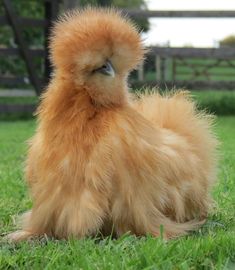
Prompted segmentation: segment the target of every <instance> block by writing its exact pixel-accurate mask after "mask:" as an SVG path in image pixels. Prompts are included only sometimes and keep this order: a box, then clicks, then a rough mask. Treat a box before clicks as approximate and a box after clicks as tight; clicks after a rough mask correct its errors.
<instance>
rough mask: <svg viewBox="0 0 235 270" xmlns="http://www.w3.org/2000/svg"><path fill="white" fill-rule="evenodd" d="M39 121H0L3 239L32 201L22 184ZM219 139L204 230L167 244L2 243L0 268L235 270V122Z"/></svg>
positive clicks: (220, 129) (220, 124)
mask: <svg viewBox="0 0 235 270" xmlns="http://www.w3.org/2000/svg"><path fill="white" fill-rule="evenodd" d="M34 129H35V122H34V121H33V120H30V121H16V122H7V121H5V122H0V234H2V235H3V234H4V233H6V232H9V231H12V230H14V229H15V225H14V220H15V218H16V216H17V214H20V213H21V212H23V211H25V210H27V209H29V208H30V206H31V201H30V199H29V196H28V194H27V189H26V186H25V184H24V181H23V173H22V171H23V163H24V159H25V153H26V144H25V140H27V139H28V138H29V137H30V136H31V135H32V134H33V132H34ZM215 129H216V133H217V135H218V137H219V139H220V140H221V142H222V144H221V149H220V152H221V161H220V166H219V172H218V173H219V180H218V183H217V185H216V186H215V188H214V191H213V196H214V199H215V201H216V202H217V203H216V207H215V208H214V209H213V210H212V211H211V213H210V216H209V219H208V222H207V223H206V224H205V225H204V226H203V227H202V228H201V229H200V231H198V232H195V233H192V234H191V235H189V236H185V237H182V238H179V239H176V240H172V241H169V242H165V241H164V240H162V239H154V238H152V237H150V236H148V237H142V238H136V237H133V236H128V235H126V236H124V237H122V238H120V239H118V240H111V239H110V238H106V239H103V240H100V239H83V240H70V241H56V240H47V239H42V240H40V241H34V242H25V243H20V244H17V245H14V244H9V243H4V242H3V241H2V242H1V240H0V269H4V270H5V269H85V270H86V269H102V270H105V269H118V270H119V269H164V270H167V269H169V270H170V269H231V270H232V269H235V221H234V217H235V117H234V116H227V117H219V118H218V119H217V125H216V127H215Z"/></svg>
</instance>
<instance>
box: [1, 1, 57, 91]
mask: <svg viewBox="0 0 235 270" xmlns="http://www.w3.org/2000/svg"><path fill="white" fill-rule="evenodd" d="M42 4H43V5H44V9H45V12H44V13H45V18H44V19H32V18H22V17H19V16H17V14H16V13H15V10H14V8H13V6H12V4H11V1H10V0H3V6H4V9H5V16H0V26H3V25H10V26H11V28H12V30H13V33H14V37H15V40H16V43H17V45H18V48H6V47H5V48H4V47H3V48H2V47H0V56H4V57H9V56H13V55H17V56H21V57H22V58H23V60H24V62H25V65H26V68H27V72H28V77H23V76H20V77H19V76H18V77H17V76H14V75H13V76H12V75H11V76H2V75H0V84H3V85H9V86H10V85H17V84H25V83H26V82H28V81H30V82H31V83H32V85H33V86H34V88H35V91H36V93H37V94H38V95H39V94H40V93H41V91H42V88H43V86H44V85H45V84H46V83H47V81H48V79H49V76H50V73H51V67H50V63H49V57H48V49H47V47H48V38H47V37H48V35H49V31H50V28H51V24H52V21H53V20H54V19H55V18H56V17H57V14H58V8H59V6H58V1H55V0H44V1H43V2H42ZM25 27H42V28H43V29H44V35H45V43H44V48H34V49H32V48H29V47H28V46H27V45H26V42H25V40H24V38H23V29H24V28H25ZM35 57H41V58H43V59H44V76H43V77H41V78H39V77H38V75H37V72H36V69H35V66H34V62H33V58H35Z"/></svg>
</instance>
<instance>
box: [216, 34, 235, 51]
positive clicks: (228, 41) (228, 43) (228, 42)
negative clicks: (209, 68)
mask: <svg viewBox="0 0 235 270" xmlns="http://www.w3.org/2000/svg"><path fill="white" fill-rule="evenodd" d="M219 45H220V47H231V48H235V35H230V36H227V37H226V38H224V39H222V40H221V41H220V43H219Z"/></svg>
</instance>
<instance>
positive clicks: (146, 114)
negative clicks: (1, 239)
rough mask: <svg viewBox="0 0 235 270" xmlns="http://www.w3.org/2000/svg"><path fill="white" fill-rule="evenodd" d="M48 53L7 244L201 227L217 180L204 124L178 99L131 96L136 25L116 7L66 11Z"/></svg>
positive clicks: (137, 56) (138, 54)
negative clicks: (15, 222)
mask: <svg viewBox="0 0 235 270" xmlns="http://www.w3.org/2000/svg"><path fill="white" fill-rule="evenodd" d="M50 50H51V61H52V64H53V66H54V74H53V77H52V79H51V82H50V83H49V86H48V88H47V90H46V91H45V93H44V94H43V96H42V101H41V104H40V106H39V109H38V127H37V130H36V133H35V135H34V137H33V138H32V139H31V141H30V147H29V152H28V158H27V164H26V179H27V182H28V184H29V187H30V191H31V195H32V200H33V207H32V210H31V211H29V212H27V213H26V214H25V215H24V216H23V224H22V230H20V231H17V232H14V233H12V234H10V235H9V236H8V238H9V239H11V240H14V241H18V240H23V239H26V238H29V237H32V236H40V235H44V234H46V235H48V236H51V237H55V238H58V239H61V238H65V239H67V238H69V237H75V238H81V237H84V236H92V235H96V234H97V233H102V234H103V235H109V234H111V233H113V234H114V235H116V236H117V237H118V236H120V235H122V234H124V233H126V232H130V233H132V234H135V235H146V234H151V235H153V236H156V237H157V236H159V235H160V230H161V233H162V229H163V235H164V237H165V238H171V237H176V236H180V235H183V234H185V233H187V232H188V231H190V230H193V229H195V228H196V227H197V226H198V225H200V224H202V223H203V221H204V220H205V218H206V216H207V212H208V208H209V205H210V203H211V199H210V195H209V192H210V188H211V186H212V183H213V182H214V180H215V177H216V173H215V172H216V153H215V148H216V140H215V138H214V136H213V134H212V133H211V120H210V117H208V116H206V115H205V114H204V113H199V112H197V110H196V108H195V105H194V103H193V102H192V101H191V100H190V98H189V97H187V95H186V94H185V93H176V94H174V95H171V96H165V97H162V96H160V95H159V94H157V93H149V94H148V93H146V94H143V95H142V96H140V97H139V98H135V99H133V98H132V97H131V96H130V94H128V86H127V77H128V74H129V72H130V71H131V70H133V69H134V68H136V66H137V65H138V64H139V63H141V61H143V57H144V51H145V50H144V47H143V45H142V42H141V38H140V35H139V34H138V31H137V29H136V27H135V26H134V24H132V23H131V22H130V21H129V20H128V19H127V18H126V17H123V16H122V15H121V14H120V13H119V12H117V11H115V10H113V9H93V8H88V9H85V10H83V11H75V12H72V13H68V14H66V15H64V16H63V17H62V18H61V19H59V20H58V22H56V23H55V25H54V28H53V33H52V36H51V40H50Z"/></svg>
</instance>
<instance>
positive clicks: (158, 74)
mask: <svg viewBox="0 0 235 270" xmlns="http://www.w3.org/2000/svg"><path fill="white" fill-rule="evenodd" d="M155 71H156V80H157V81H158V82H160V81H161V57H160V56H159V55H156V58H155Z"/></svg>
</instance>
